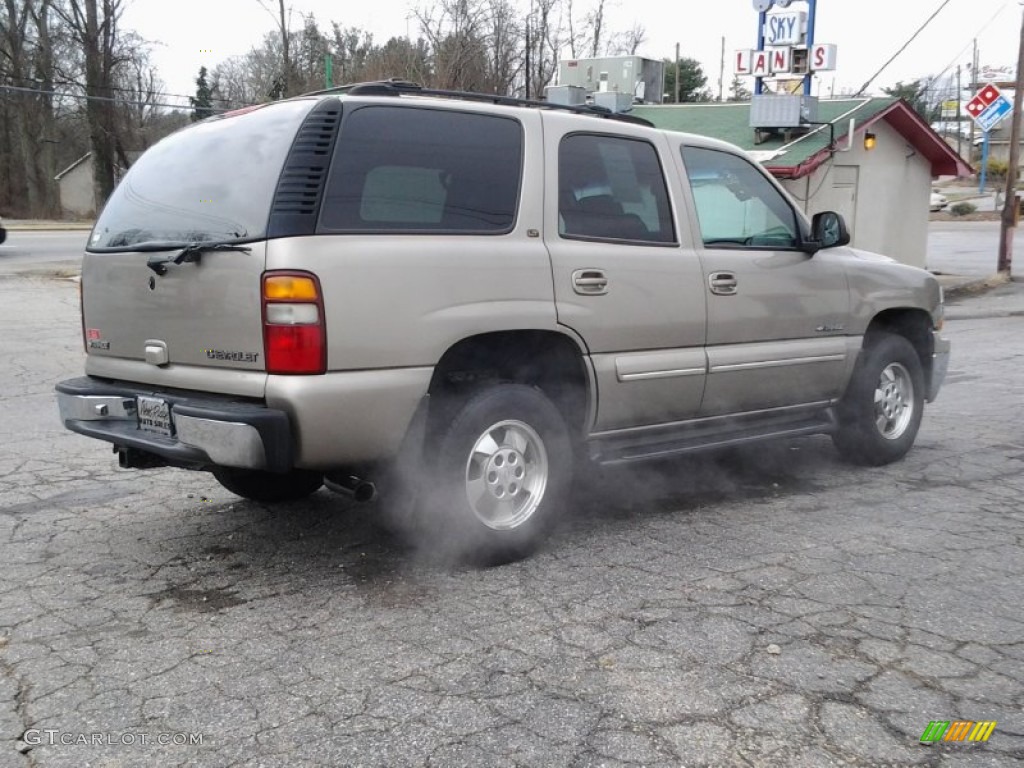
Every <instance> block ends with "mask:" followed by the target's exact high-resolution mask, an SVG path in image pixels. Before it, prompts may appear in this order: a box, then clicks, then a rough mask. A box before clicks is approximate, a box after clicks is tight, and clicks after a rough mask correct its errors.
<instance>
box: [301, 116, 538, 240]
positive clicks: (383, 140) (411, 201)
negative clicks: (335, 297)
mask: <svg viewBox="0 0 1024 768" xmlns="http://www.w3.org/2000/svg"><path fill="white" fill-rule="evenodd" d="M522 157H523V131H522V127H521V126H520V124H519V123H518V122H517V121H516V120H512V119H510V118H505V117H494V116H491V115H479V114H472V113H468V112H451V111H448V110H439V109H421V108H411V107H363V108H361V109H357V110H355V111H353V112H351V113H349V115H348V116H347V118H346V119H345V122H344V123H343V124H342V128H341V136H340V137H339V139H338V144H337V147H336V149H335V156H334V163H333V165H332V168H331V175H330V178H329V180H328V182H327V193H326V195H325V197H324V204H323V208H322V210H321V214H320V228H321V230H329V231H336V232H422V231H449V232H486V233H498V232H508V231H509V230H511V229H512V225H513V224H514V222H515V216H516V205H517V202H518V200H519V185H520V177H521V175H522V164H523V162H522Z"/></svg>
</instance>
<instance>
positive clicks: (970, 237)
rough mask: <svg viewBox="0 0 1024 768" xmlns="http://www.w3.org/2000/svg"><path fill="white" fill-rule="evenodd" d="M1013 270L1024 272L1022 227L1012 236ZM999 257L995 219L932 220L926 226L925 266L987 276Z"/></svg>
mask: <svg viewBox="0 0 1024 768" xmlns="http://www.w3.org/2000/svg"><path fill="white" fill-rule="evenodd" d="M1013 242H1014V247H1013V252H1014V256H1015V258H1014V261H1015V262H1016V266H1017V268H1016V269H1015V270H1014V273H1015V274H1019V273H1021V272H1024V228H1020V227H1018V229H1017V233H1016V236H1015V238H1014V241H1013ZM998 259H999V222H998V221H933V222H931V223H930V224H929V226H928V269H929V270H931V271H932V272H939V273H942V274H946V275H964V276H965V277H976V278H982V277H988V276H990V275H993V274H995V272H996V264H997V262H998Z"/></svg>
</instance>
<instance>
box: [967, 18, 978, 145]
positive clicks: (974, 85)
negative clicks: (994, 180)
mask: <svg viewBox="0 0 1024 768" xmlns="http://www.w3.org/2000/svg"><path fill="white" fill-rule="evenodd" d="M977 90H978V38H974V53H973V54H972V58H971V97H972V98H973V97H974V94H975V93H976V92H977ZM967 159H968V160H969V161H970V163H971V164H972V165H973V163H974V121H973V120H971V147H970V149H969V150H968V156H967Z"/></svg>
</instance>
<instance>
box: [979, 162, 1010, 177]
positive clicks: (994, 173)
mask: <svg viewBox="0 0 1024 768" xmlns="http://www.w3.org/2000/svg"><path fill="white" fill-rule="evenodd" d="M1009 167H1010V164H1009V163H1007V162H1006V161H1005V160H997V159H996V158H991V159H990V160H989V161H988V165H987V175H988V177H989V178H990V179H1005V178H1006V171H1007V170H1008V169H1009ZM975 171H976V172H977V173H978V174H979V175H980V174H981V163H978V164H977V166H975Z"/></svg>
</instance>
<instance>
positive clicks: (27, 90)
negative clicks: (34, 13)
mask: <svg viewBox="0 0 1024 768" xmlns="http://www.w3.org/2000/svg"><path fill="white" fill-rule="evenodd" d="M0 91H13V92H14V93H34V94H41V95H44V96H55V97H58V98H64V99H78V100H79V101H106V102H113V103H114V104H124V105H126V106H133V107H167V108H168V109H187V110H195V109H198V107H193V106H191V105H189V106H184V105H182V104H164V103H161V102H157V101H130V100H128V99H115V98H112V97H110V96H86V95H83V94H80V93H67V92H63V93H62V92H60V91H48V90H45V89H42V88H22V87H20V86H17V85H0ZM208 109H209V110H210V111H211V112H227V111H228V110H226V109H216V108H214V107H209V108H208Z"/></svg>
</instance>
